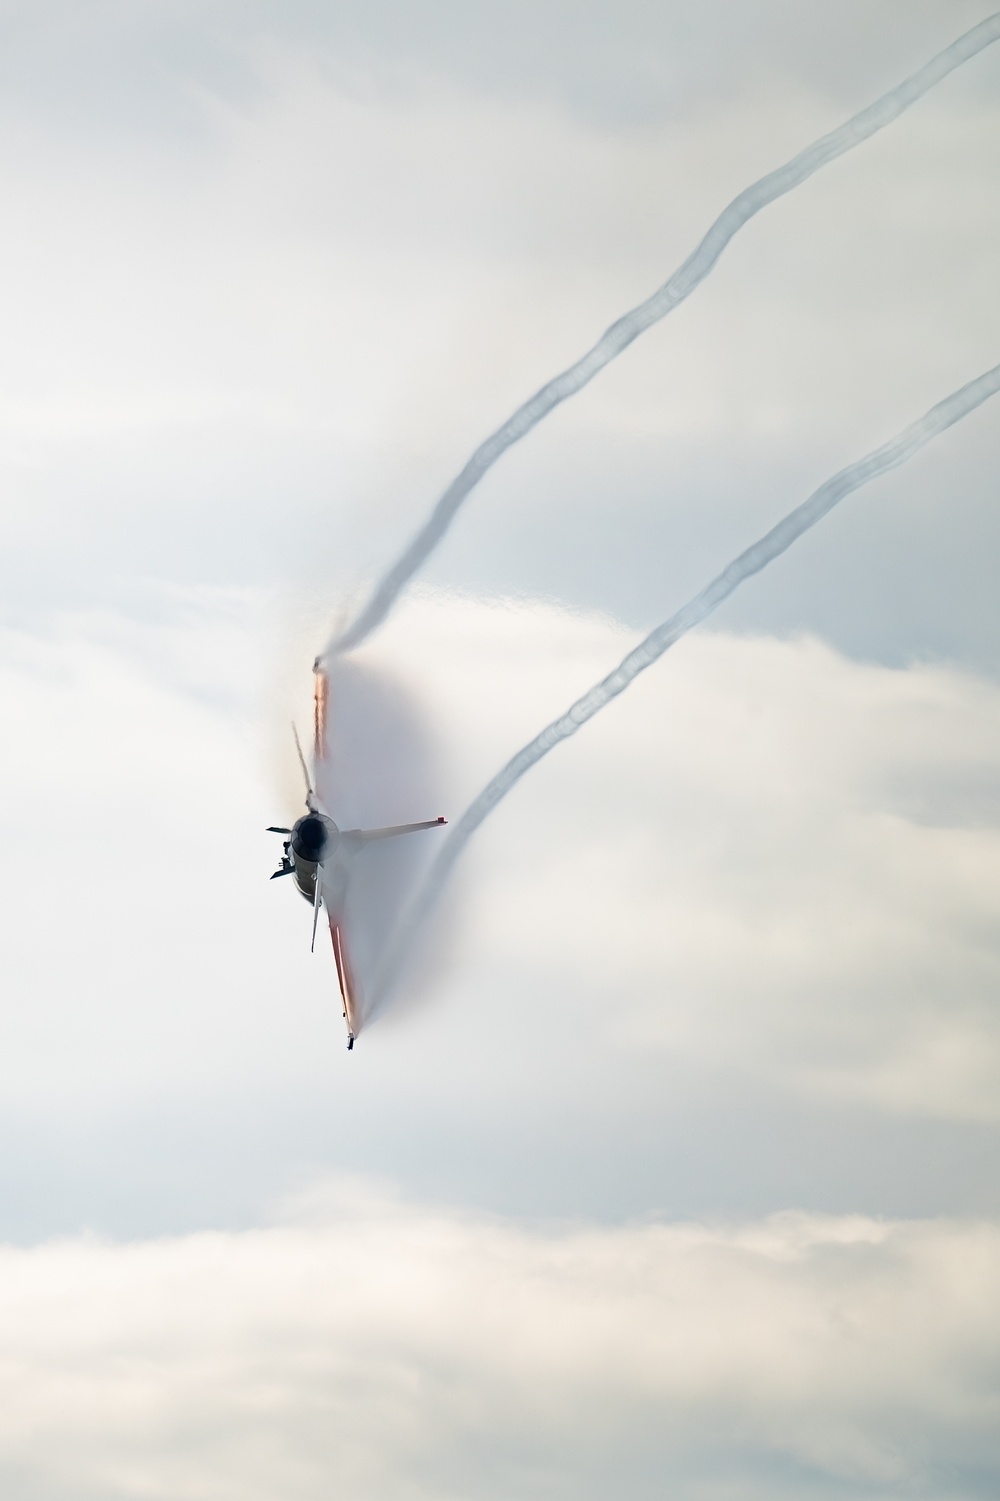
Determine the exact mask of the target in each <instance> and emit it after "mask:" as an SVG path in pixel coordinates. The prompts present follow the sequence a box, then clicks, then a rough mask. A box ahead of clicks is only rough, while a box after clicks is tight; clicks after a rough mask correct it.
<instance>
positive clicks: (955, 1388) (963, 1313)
mask: <svg viewBox="0 0 1000 1501" xmlns="http://www.w3.org/2000/svg"><path fill="white" fill-rule="evenodd" d="M998 1320H1000V1232H998V1230H997V1227H996V1225H995V1224H989V1223H981V1224H975V1223H968V1222H953V1221H946V1220H945V1221H936V1222H923V1223H921V1222H911V1223H905V1222H903V1223H899V1222H895V1223H894V1222H887V1221H873V1220H870V1219H865V1218H862V1217H853V1218H831V1217H817V1216H807V1215H797V1214H792V1215H786V1216H777V1217H774V1218H771V1219H768V1220H763V1221H752V1222H747V1223H741V1224H719V1225H715V1226H712V1225H699V1224H675V1225H669V1224H646V1225H634V1226H627V1227H622V1228H616V1229H598V1228H591V1227H587V1226H578V1227H575V1228H570V1229H562V1230H555V1229H553V1230H525V1229H520V1228H517V1227H515V1226H513V1225H509V1224H504V1223H502V1222H499V1221H496V1220H484V1219H476V1218H473V1217H470V1216H468V1215H460V1214H456V1213H451V1212H443V1211H436V1210H432V1209H420V1208H415V1207H410V1206H408V1205H406V1204H403V1203H400V1202H396V1201H393V1200H392V1199H387V1198H385V1197H383V1196H380V1195H378V1194H377V1193H374V1192H373V1191H371V1190H366V1189H363V1188H361V1187H360V1186H357V1185H355V1186H354V1187H351V1186H350V1185H346V1186H341V1187H340V1188H335V1189H326V1190H319V1191H317V1192H315V1193H314V1194H313V1195H312V1196H311V1197H310V1198H309V1199H308V1200H307V1202H306V1203H305V1204H304V1205H300V1207H299V1210H298V1212H297V1213H296V1215H295V1216H294V1217H293V1219H292V1220H291V1221H290V1222H289V1223H286V1224H284V1225H281V1226H278V1227H275V1228H272V1229H263V1230H258V1231H254V1232H250V1233H246V1234H242V1235H222V1234H201V1235H195V1236H189V1237H184V1238H175V1239H163V1240H159V1241H150V1242H146V1243H134V1244H120V1245H115V1244H108V1243H102V1242H97V1241H92V1240H91V1241H87V1240H69V1241H63V1242H55V1243H52V1244H50V1245H45V1246H39V1247H37V1248H33V1249H31V1250H27V1251H17V1250H13V1249H9V1248H8V1249H4V1250H3V1251H0V1328H2V1340H3V1359H2V1363H0V1391H2V1407H3V1413H4V1417H3V1422H2V1424H0V1474H3V1475H4V1476H5V1487H4V1488H5V1490H7V1491H8V1493H10V1494H16V1495H17V1496H18V1497H32V1498H34V1497H43V1496H49V1495H53V1496H54V1495H58V1496H60V1497H64V1498H67V1501H70V1498H72V1501H75V1498H77V1497H79V1498H89V1497H91V1496H97V1495H100V1496H102V1497H107V1498H111V1497H122V1498H132V1497H135V1498H138V1497H140V1496H142V1497H160V1496H162V1497H170V1498H175V1497H177V1498H181V1497H183V1498H187V1497H190V1498H202V1497H220V1498H224V1497H230V1496H232V1497H237V1496H239V1497H241V1498H242V1497H249V1498H255V1497H261V1498H263V1497H271V1496H275V1495H281V1496H284V1497H289V1498H295V1501H310V1498H312V1497H320V1496H327V1495H329V1494H330V1491H331V1489H333V1490H336V1491H340V1492H345V1493H349V1494H350V1495H352V1496H355V1497H358V1498H365V1497H373V1498H374V1497H379V1498H394V1497H400V1498H402V1497H424V1496H427V1497H431V1496H434V1497H439V1496H442V1495H446V1496H451V1495H455V1496H458V1495H463V1496H468V1495H475V1496H482V1497H492V1496H496V1497H501V1496H508V1495H510V1494H511V1492H512V1490H515V1491H516V1492H517V1493H518V1494H524V1495H535V1494H538V1495H560V1496H561V1495H566V1496H570V1495H574V1496H595V1497H596V1496H601V1495H606V1494H607V1493H608V1491H607V1486H608V1484H609V1479H610V1476H611V1474H612V1473H613V1474H614V1475H615V1477H616V1486H617V1488H619V1489H620V1490H621V1491H623V1492H625V1491H627V1492H628V1494H629V1495H637V1496H646V1495H649V1496H653V1495H657V1494H662V1493H663V1487H664V1486H668V1487H669V1488H670V1490H671V1493H672V1494H675V1495H679V1496H683V1497H688V1496H690V1497H694V1496H702V1495H704V1494H706V1490H705V1486H706V1484H707V1486H708V1494H713V1493H714V1490H713V1487H714V1486H719V1487H722V1488H723V1489H724V1490H725V1494H727V1495H730V1496H734V1497H748V1498H749V1497H754V1498H756V1497H764V1496H767V1495H774V1494H789V1495H795V1496H803V1495H813V1494H817V1495H818V1494H820V1493H822V1491H823V1489H824V1487H825V1486H829V1485H831V1484H836V1485H837V1486H838V1487H839V1488H840V1493H841V1494H844V1495H849V1496H854V1495H857V1496H859V1497H861V1496H864V1497H872V1496H878V1495H897V1494H898V1493H899V1489H900V1488H901V1487H904V1486H905V1487H907V1488H913V1489H915V1490H916V1491H917V1493H919V1494H932V1495H955V1496H958V1495H962V1496H969V1497H972V1496H978V1495H983V1496H986V1495H987V1494H988V1493H989V1486H988V1481H987V1478H986V1477H987V1475H988V1473H989V1472H990V1470H991V1469H992V1468H993V1467H995V1465H996V1463H997V1461H998V1458H1000V1456H998V1453H997V1421H996V1419H997V1402H998V1393H997V1373H996V1362H995V1348H996V1340H997V1334H998ZM947 1475H950V1476H951V1477H952V1479H951V1481H950V1482H949V1481H948V1480H946V1479H945V1478H944V1477H945V1476H947ZM956 1476H961V1477H962V1478H961V1479H959V1480H957V1482H956V1479H955V1477H956ZM977 1477H978V1478H977Z"/></svg>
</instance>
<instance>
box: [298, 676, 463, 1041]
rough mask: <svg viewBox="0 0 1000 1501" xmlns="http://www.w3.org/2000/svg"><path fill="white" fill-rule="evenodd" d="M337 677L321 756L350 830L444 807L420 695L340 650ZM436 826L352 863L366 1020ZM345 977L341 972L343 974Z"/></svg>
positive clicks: (350, 892) (334, 806) (320, 779)
mask: <svg viewBox="0 0 1000 1501" xmlns="http://www.w3.org/2000/svg"><path fill="white" fill-rule="evenodd" d="M325 671H326V675H327V682H328V699H327V720H326V726H325V741H326V754H325V756H323V757H322V758H321V759H318V761H317V765H316V786H317V791H318V793H319V796H320V801H321V803H322V805H323V807H324V808H325V809H326V810H327V812H328V813H329V814H330V815H331V817H332V818H333V819H334V821H335V822H336V823H337V824H338V826H339V827H340V828H341V829H354V828H382V827H385V826H387V825H391V824H402V823H415V822H418V821H420V820H422V819H428V818H434V817H436V816H437V814H438V813H439V812H440V805H441V798H442V787H441V783H442V776H441V772H440V767H439V763H438V758H437V756H436V754H435V748H434V744H433V740H432V736H431V734H430V731H429V728H428V725H427V723H426V720H425V717H424V715H423V714H422V712H421V709H420V706H419V704H418V702H417V701H416V699H415V698H414V696H413V695H412V694H411V693H409V692H408V691H407V690H406V688H404V686H403V685H402V684H401V683H400V682H399V681H397V680H396V679H395V678H393V677H390V676H389V675H388V674H387V673H385V672H382V671H379V670H378V669H376V668H374V667H372V666H371V665H370V664H368V663H363V662H359V661H357V660H355V659H351V660H347V659H345V658H342V657H339V658H338V657H335V658H333V659H331V660H330V662H329V663H328V665H327V667H326V669H325ZM439 837H440V834H439V833H438V831H435V830H428V831H426V832H422V833H418V834H412V835H408V836H406V837H404V838H400V839H389V840H385V841H379V842H378V843H375V844H372V845H369V846H367V847H365V848H364V849H362V850H360V851H359V852H358V853H357V854H356V855H355V856H354V858H353V860H352V862H351V865H350V875H349V879H348V884H347V889H346V893H345V899H344V910H343V912H342V913H341V914H339V915H340V916H342V917H343V921H344V930H345V936H346V942H347V946H348V950H349V958H350V963H351V967H352V970H353V972H354V979H355V984H356V987H357V991H358V1002H359V1007H360V1017H359V1020H360V1022H361V1025H362V1026H363V1025H364V1023H365V1021H366V1020H368V1019H369V1014H368V1013H369V1005H370V999H371V980H372V976H373V974H374V971H375V966H376V962H377V959H378V956H379V954H380V953H381V952H382V950H383V948H384V946H385V943H386V940H387V937H388V935H389V934H390V933H391V932H392V931H393V929H394V928H395V927H396V925H397V923H398V922H399V919H400V914H401V912H402V911H403V910H404V908H405V906H406V904H407V902H408V901H409V900H410V899H411V898H412V896H413V892H414V890H415V888H416V886H417V884H418V882H419V880H420V877H421V875H422V874H423V872H424V871H425V870H426V867H427V861H428V859H429V857H430V854H431V853H432V841H433V840H434V839H435V838H439ZM333 983H335V981H334V982H333Z"/></svg>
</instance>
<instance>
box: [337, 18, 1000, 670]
mask: <svg viewBox="0 0 1000 1501" xmlns="http://www.w3.org/2000/svg"><path fill="white" fill-rule="evenodd" d="M998 39H1000V11H998V12H996V13H995V14H994V15H992V16H989V17H987V19H986V20H985V21H982V22H980V24H979V25H978V26H974V27H973V28H972V30H971V31H968V32H966V33H965V35H964V36H961V37H959V38H958V40H957V41H955V42H952V44H951V46H949V47H946V48H945V49H944V51H943V52H939V53H938V54H937V56H936V57H933V58H931V60H930V62H929V63H926V64H925V65H924V67H922V68H921V69H920V70H919V71H918V72H916V73H914V74H913V75H912V76H911V77H909V78H906V79H904V80H903V82H902V83H900V84H898V85H897V86H896V87H895V88H893V89H890V90H889V92H888V93H887V94H883V95H882V97H881V98H880V99H876V101H875V103H874V104H870V105H869V106H868V108H867V109H863V110H861V112H860V113H859V114H856V115H853V116H852V117H851V119H850V120H848V121H847V122H846V123H845V124H843V125H841V126H840V127H839V128H838V129H837V130H834V131H831V132H830V133H829V135H824V136H821V137H820V138H819V140H818V141H814V142H813V144H812V145H811V146H807V147H806V149H805V150H804V151H801V152H800V153H799V155H798V156H795V157H793V158H792V159H791V161H789V162H786V163H785V165H784V166H783V167H778V168H777V169H776V170H775V171H774V172H770V173H768V175H767V176H766V177H762V178H761V179H760V180H759V181H758V182H755V183H752V184H751V186H750V187H748V188H745V189H744V190H743V192H742V193H740V194H739V195H738V196H737V197H736V198H734V199H733V201H732V203H730V204H729V206H728V207H727V208H725V209H723V211H722V213H721V214H720V215H719V217H718V218H717V219H716V221H715V223H714V224H713V225H712V227H711V228H710V229H709V231H708V233H707V234H706V235H705V237H704V239H703V240H702V241H701V243H700V244H699V245H698V246H697V247H696V249H695V250H694V251H693V252H692V254H691V255H689V256H688V258H687V260H686V261H685V262H684V263H683V265H681V266H680V267H679V268H678V269H677V270H676V271H675V272H674V274H673V275H672V276H671V277H670V279H669V281H667V282H665V283H664V284H663V286H662V287H660V289H659V291H657V292H654V293H653V295H652V296H651V297H649V298H647V300H646V301H645V302H642V303H640V304H639V306H638V307H635V308H633V309H632V311H631V312H629V313H626V314H625V315H624V317H622V318H619V319H618V321H617V322H616V323H613V324H612V325H611V327H610V328H609V329H608V330H607V332H606V333H605V334H604V335H603V336H602V337H601V338H600V339H599V340H598V342H597V343H596V344H595V345H594V347H593V348H592V349H590V350H588V352H587V353H586V354H585V355H584V356H583V357H582V359H579V360H577V362H576V364H575V365H571V366H570V367H569V369H568V370H564V371H563V372H562V374H561V375H557V376H556V377H555V378H554V379H553V380H550V381H549V382H548V384H547V385H544V386H543V387H542V388H541V390H540V391H537V392H536V393H535V395H534V396H532V397H531V399H530V400H529V401H526V402H525V403H524V405H523V406H520V407H518V409H517V411H516V412H514V414H513V416H511V417H509V418H508V419H507V421H506V422H505V423H504V424H503V426H502V427H498V428H497V430H496V432H495V433H493V434H492V435H491V436H490V437H489V438H487V439H486V441H485V443H482V444H481V445H480V446H479V448H477V449H476V451H475V453H474V454H473V455H472V457H471V458H470V459H469V462H468V463H467V464H466V466H465V468H464V469H463V470H462V472H461V473H460V474H459V475H458V476H457V477H456V478H455V479H454V480H453V481H452V483H451V484H450V485H449V486H448V488H447V490H446V491H445V492H444V494H443V495H442V496H441V499H440V500H439V501H438V503H437V505H436V506H435V507H434V509H433V511H432V512H431V514H430V516H429V517H428V518H427V521H426V522H425V523H424V525H423V527H422V528H421V529H420V531H419V532H418V533H417V535H416V536H415V537H414V538H413V540H412V542H411V543H410V544H409V546H408V547H407V548H406V549H405V551H404V552H403V553H402V555H401V556H400V557H399V559H398V560H397V561H396V562H395V563H394V564H393V566H392V567H391V568H390V569H389V571H388V573H386V574H385V576H384V577H383V578H382V580H381V581H380V582H379V583H378V585H377V586H376V588H375V590H374V592H373V593H372V596H371V598H370V599H369V601H368V603H367V604H366V605H365V606H364V608H363V609H362V610H361V612H360V614H359V615H358V616H357V618H356V619H355V620H354V621H353V622H352V623H351V624H350V625H349V626H348V627H347V628H346V629H345V630H344V631H343V632H342V633H341V634H340V635H339V636H338V637H336V638H335V640H334V642H333V649H334V650H335V651H339V652H343V651H349V650H351V649H352V648H353V647H355V646H358V645H359V644H360V643H361V642H362V641H363V640H364V639H365V637H366V636H369V635H370V634H371V632H372V631H373V630H374V629H375V628H376V626H378V625H380V624H381V622H382V621H383V620H384V619H385V617H386V615H387V614H388V613H389V611H390V610H391V609H392V606H393V604H394V603H395V601H396V599H397V597H398V596H399V594H400V593H401V591H402V590H403V589H404V588H405V586H406V584H407V582H408V581H409V580H410V579H411V578H412V577H413V575H414V574H415V573H416V571H417V569H418V568H420V567H421V566H422V564H423V563H424V561H425V560H426V558H427V557H428V556H429V555H430V553H431V552H432V551H433V549H434V548H435V547H436V546H437V544H438V543H439V542H440V541H441V538H442V537H443V536H444V534H445V532H446V531H447V530H448V528H449V526H450V525H451V523H452V521H453V520H454V518H455V516H456V514H457V513H458V511H459V509H460V507H461V506H462V503H463V502H464V500H465V499H466V497H467V496H468V495H469V493H470V492H471V491H472V490H473V489H474V488H475V486H476V485H477V484H478V483H479V481H480V480H481V479H482V477H483V475H484V474H485V473H486V471H487V470H488V469H490V468H491V467H492V466H493V465H494V464H495V463H496V461H497V459H499V458H500V456H501V454H503V453H505V452H506V450H507V449H508V448H510V447H511V445H512V444H514V443H516V442H517V441H518V440H519V439H520V438H523V437H524V436H525V435H526V434H527V433H529V432H530V431H531V429H532V428H533V427H535V426H536V425H537V424H538V423H539V422H541V420H542V418H543V417H545V416H547V415H548V413H549V412H551V411H552V410H553V408H554V407H557V406H559V405H560V403H561V402H564V401H565V400H566V399H567V397H569V396H573V395H575V393H576V392H577V391H579V390H581V388H582V387H583V386H585V385H587V384H588V383H589V382H590V381H592V380H593V378H594V376H595V375H597V374H598V372H599V371H601V370H603V369H604V367H605V365H607V364H609V363H610V362H611V360H613V359H615V358H616V357H617V356H618V355H619V354H621V353H622V351H623V350H624V349H627V348H628V346H629V345H630V344H631V343H632V341H633V340H634V339H637V338H638V337H639V335H640V334H641V333H644V332H645V330H646V329H647V328H649V327H650V326H651V325H652V324H654V323H658V322H659V321H660V319H661V318H665V317H666V316H667V314H668V313H671V312H673V310H674V308H676V307H678V306H679V305H680V303H682V302H683V301H684V300H685V298H687V297H690V295H691V293H692V292H693V291H694V289H695V288H696V287H697V286H698V285H699V284H700V283H701V282H702V281H704V279H705V277H706V276H707V275H708V273H709V272H710V271H711V270H712V268H713V266H714V265H715V263H716V261H717V260H718V259H719V257H720V255H721V254H722V252H723V251H724V250H725V248H726V246H727V245H728V244H729V242H730V240H731V239H732V238H733V236H734V235H736V234H737V233H738V231H739V230H741V229H742V228H743V226H744V224H746V223H747V221H748V220H749V219H752V218H753V216H754V215H755V214H758V213H759V212H760V210H761V209H762V208H764V207H766V205H767V204H769V203H773V202H774V201H775V199H777V198H781V197H782V196H783V195H784V194H785V193H790V192H791V191H792V189H793V188H796V187H798V186H799V184H800V183H803V182H805V180H806V179H807V178H808V177H811V176H812V175H813V173H814V172H818V171H819V169H820V168H821V167H825V166H826V164H827V163H828V162H832V161H834V160H835V159H836V158H837V157H838V156H843V154H844V152H845V151H850V150H851V149H852V147H854V146H857V145H859V144H860V143H861V142H862V141H865V140H867V139H868V138H869V136H873V135H875V133H876V132H877V131H879V130H881V129H882V128H883V127H884V126H886V125H889V124H891V122H892V121H893V120H895V119H896V118H897V117H898V116H899V115H901V114H902V113H903V111H904V110H905V109H908V108H909V106H910V105H911V104H913V103H914V102H915V101H916V100H917V99H919V98H921V96H922V95H924V94H926V93H927V92H928V90H930V89H932V88H933V87H934V85H935V84H937V83H940V82H941V80H942V79H943V78H946V77H947V76H948V74H949V73H952V72H953V71H954V70H955V69H956V68H958V67H960V66H961V65H962V63H964V62H968V60H969V59H970V58H972V57H975V56H976V54H977V53H979V52H982V51H983V49H984V48H985V47H989V46H990V45H991V43H993V42H995V41H997V40H998Z"/></svg>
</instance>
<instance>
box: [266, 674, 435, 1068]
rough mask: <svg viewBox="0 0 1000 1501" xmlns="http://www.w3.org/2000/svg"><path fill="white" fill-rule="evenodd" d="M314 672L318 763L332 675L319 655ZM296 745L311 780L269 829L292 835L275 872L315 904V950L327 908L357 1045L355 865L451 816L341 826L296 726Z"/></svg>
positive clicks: (322, 750) (346, 1014) (351, 1031)
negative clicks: (350, 936) (302, 801)
mask: <svg viewBox="0 0 1000 1501" xmlns="http://www.w3.org/2000/svg"><path fill="white" fill-rule="evenodd" d="M313 671H314V673H315V674H316V689H315V710H314V717H313V721H314V722H313V765H314V767H315V766H317V765H319V764H320V763H321V762H322V761H324V760H325V758H326V714H327V679H326V674H325V672H324V671H323V668H322V666H321V664H320V662H319V660H318V659H317V661H316V663H315V664H314V667H313ZM292 734H293V735H294V736H295V749H296V751H297V752H298V757H299V765H300V766H301V767H302V775H303V777H304V779H305V784H306V811H305V813H304V814H303V815H302V817H301V818H299V819H297V820H296V822H295V824H294V825H293V826H292V828H290V829H286V828H280V827H278V826H277V825H276V824H271V825H270V826H269V827H268V831H267V832H268V833H269V834H287V836H288V837H287V839H286V840H285V842H284V846H283V850H282V856H281V864H280V865H279V866H278V869H277V870H276V871H275V872H274V874H273V875H272V876H271V880H272V881H274V880H277V878H278V877H279V876H294V878H295V884H296V886H297V888H298V890H299V891H300V893H301V894H302V896H303V897H305V899H306V901H307V902H308V903H309V904H310V906H311V907H312V909H313V925H312V949H313V950H315V948H316V928H317V925H318V923H319V914H320V909H321V908H322V907H325V908H326V914H327V919H328V921H329V924H330V938H331V940H332V942H333V957H334V960H335V962H336V965H337V978H338V980H339V981H340V994H341V998H342V1000H343V1005H344V1020H345V1021H346V1023H347V1047H348V1050H350V1049H352V1048H353V1047H354V1040H355V1037H356V1036H357V1033H358V1030H359V1022H360V1015H359V1011H358V993H357V986H356V984H355V980H354V975H353V973H352V970H351V964H350V960H349V958H348V948H347V941H346V938H345V936H344V908H345V903H346V897H347V888H348V884H349V881H350V871H351V865H352V863H353V861H354V859H355V858H356V856H357V855H358V854H360V852H361V851H362V850H363V849H364V848H365V846H366V845H368V844H373V843H375V842H376V841H377V840H381V839H395V838H397V837H398V836H399V835H401V834H416V833H419V832H420V830H421V829H436V828H440V827H441V826H442V825H444V824H446V823H447V821H448V820H447V819H446V818H429V819H426V820H425V821H424V822H423V823H401V824H392V825H391V826H390V827H388V828H382V829H340V828H338V827H337V825H336V823H334V821H333V819H332V818H331V817H330V815H329V813H328V812H327V811H326V809H325V808H324V807H323V806H322V804H321V802H320V800H319V797H318V796H317V794H316V791H315V788H314V787H313V781H314V780H315V778H314V777H310V775H309V768H308V767H307V765H306V759H305V756H304V755H303V754H302V746H301V744H300V742H299V736H298V731H297V730H296V729H295V726H294V725H293V726H292Z"/></svg>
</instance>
